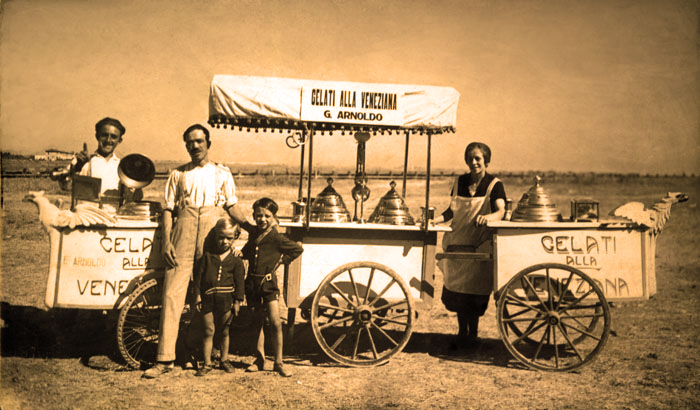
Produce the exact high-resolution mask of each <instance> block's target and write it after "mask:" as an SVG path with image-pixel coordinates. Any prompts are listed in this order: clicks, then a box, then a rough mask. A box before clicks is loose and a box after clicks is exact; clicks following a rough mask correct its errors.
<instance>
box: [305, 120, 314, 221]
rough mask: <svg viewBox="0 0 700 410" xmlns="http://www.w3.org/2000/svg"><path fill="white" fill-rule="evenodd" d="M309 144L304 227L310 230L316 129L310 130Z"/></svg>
mask: <svg viewBox="0 0 700 410" xmlns="http://www.w3.org/2000/svg"><path fill="white" fill-rule="evenodd" d="M308 133H309V135H308V144H309V172H308V174H307V178H308V185H307V190H306V213H305V218H304V219H305V221H304V227H305V228H306V229H309V227H310V226H311V212H310V211H311V176H312V175H313V163H314V129H313V128H310V129H309V130H308Z"/></svg>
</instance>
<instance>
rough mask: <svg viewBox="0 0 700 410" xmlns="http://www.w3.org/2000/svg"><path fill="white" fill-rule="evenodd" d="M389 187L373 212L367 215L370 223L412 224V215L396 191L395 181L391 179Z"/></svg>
mask: <svg viewBox="0 0 700 410" xmlns="http://www.w3.org/2000/svg"><path fill="white" fill-rule="evenodd" d="M389 186H390V187H391V189H390V190H389V192H387V193H386V194H385V195H384V196H383V197H382V199H380V200H379V204H378V205H377V207H376V208H374V212H372V215H370V216H369V222H371V223H383V224H390V225H413V224H414V221H413V217H412V216H411V214H410V213H409V211H408V207H407V206H406V203H405V202H404V200H403V198H402V197H401V195H399V194H398V192H396V190H395V189H394V188H396V182H394V181H391V183H390V184H389Z"/></svg>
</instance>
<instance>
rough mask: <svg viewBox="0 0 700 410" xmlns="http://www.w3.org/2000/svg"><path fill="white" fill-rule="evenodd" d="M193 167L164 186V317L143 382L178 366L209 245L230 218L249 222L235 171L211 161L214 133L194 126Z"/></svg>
mask: <svg viewBox="0 0 700 410" xmlns="http://www.w3.org/2000/svg"><path fill="white" fill-rule="evenodd" d="M183 139H184V141H185V147H186V148H187V153H188V154H189V155H190V159H191V161H190V162H189V163H187V164H185V165H182V166H180V167H178V168H176V169H174V170H173V171H172V172H171V173H170V176H169V178H168V182H167V184H166V186H165V207H164V209H163V221H162V222H163V223H162V229H163V231H162V234H163V235H162V236H163V243H162V253H163V261H164V262H165V265H166V267H167V269H166V271H165V280H164V286H163V309H162V310H161V315H160V335H159V338H158V355H157V357H156V360H157V362H158V363H157V364H156V365H155V366H153V367H152V368H150V369H148V370H146V372H144V374H143V377H145V378H155V377H158V376H160V375H161V374H163V373H167V372H169V371H170V369H171V368H172V366H173V362H174V360H175V344H176V342H177V336H178V331H179V326H180V315H181V314H182V309H183V307H184V304H185V298H186V296H187V287H188V285H189V282H190V279H191V277H192V273H193V268H194V264H195V263H196V261H197V260H198V259H200V258H201V257H202V255H203V247H204V240H205V238H206V237H207V235H208V234H209V232H210V231H211V229H212V228H213V227H214V225H215V224H216V221H218V220H219V218H221V217H222V216H225V215H226V213H228V215H229V216H230V217H231V218H233V220H234V221H236V223H238V224H241V223H243V222H245V221H246V218H245V216H244V215H243V212H242V211H241V210H239V209H238V207H237V206H236V203H237V202H238V198H237V197H236V187H235V185H234V183H233V176H231V171H230V170H229V169H228V168H227V167H226V166H224V165H220V164H216V163H214V162H212V161H210V160H209V147H210V146H211V141H210V139H209V130H207V129H206V128H205V127H204V126H202V125H199V124H195V125H193V126H191V127H189V128H188V129H187V130H186V131H185V133H184V135H183Z"/></svg>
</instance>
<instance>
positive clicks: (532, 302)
mask: <svg viewBox="0 0 700 410" xmlns="http://www.w3.org/2000/svg"><path fill="white" fill-rule="evenodd" d="M488 226H489V227H490V228H492V229H493V230H494V235H493V242H494V247H493V255H491V254H470V253H440V254H438V255H437V258H438V259H441V258H463V259H483V260H489V261H492V262H493V265H494V276H493V277H494V289H496V292H495V299H496V306H497V311H496V318H497V321H498V330H499V333H500V335H501V338H502V340H503V342H504V344H505V346H506V348H507V349H508V350H509V351H510V352H511V353H512V354H513V356H514V357H515V358H516V359H517V360H518V361H520V362H521V363H522V364H524V365H526V366H528V367H530V368H533V369H537V370H548V371H570V370H574V369H576V368H579V367H581V366H583V365H584V364H586V363H589V362H590V361H591V360H593V359H594V358H595V357H596V356H597V355H598V354H599V353H600V352H601V350H602V349H603V347H604V346H605V344H606V341H607V339H608V336H609V334H610V326H611V325H610V323H611V317H610V307H609V304H608V302H613V301H634V300H646V299H648V298H649V297H651V296H653V295H654V294H655V293H656V275H655V271H654V249H655V244H656V235H654V234H652V233H651V231H650V229H648V228H645V227H641V226H639V225H636V224H633V223H620V222H613V223H604V222H509V221H499V222H493V223H490V224H489V225H488Z"/></svg>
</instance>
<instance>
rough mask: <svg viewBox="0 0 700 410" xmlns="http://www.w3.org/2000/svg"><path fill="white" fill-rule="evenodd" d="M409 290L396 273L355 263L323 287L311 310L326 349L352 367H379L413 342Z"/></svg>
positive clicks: (336, 272)
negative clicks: (409, 342) (411, 337)
mask: <svg viewBox="0 0 700 410" xmlns="http://www.w3.org/2000/svg"><path fill="white" fill-rule="evenodd" d="M413 317H414V313H413V304H412V302H411V296H410V294H409V292H408V287H407V286H406V285H405V284H404V282H403V280H402V279H401V278H400V277H399V276H398V275H397V274H396V273H395V272H394V271H393V270H391V269H389V268H388V267H386V266H384V265H381V264H379V263H374V262H354V263H349V264H346V265H343V266H341V267H339V268H337V269H336V270H334V271H333V272H331V273H330V274H329V275H328V276H326V278H325V279H324V280H323V282H321V284H320V285H319V287H318V290H317V291H316V295H315V296H314V300H313V305H312V308H311V325H312V328H313V332H314V336H315V337H316V340H317V341H318V344H319V345H320V346H321V349H323V351H324V352H325V353H326V354H327V355H328V356H329V357H331V358H332V359H334V360H335V361H337V362H339V363H343V364H346V365H349V366H357V367H362V366H377V365H380V364H383V363H386V362H387V361H389V359H390V358H391V357H392V356H394V355H396V354H397V353H399V352H400V351H401V350H402V349H403V348H404V347H405V346H406V344H407V343H408V339H409V338H410V336H411V332H412V330H413Z"/></svg>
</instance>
